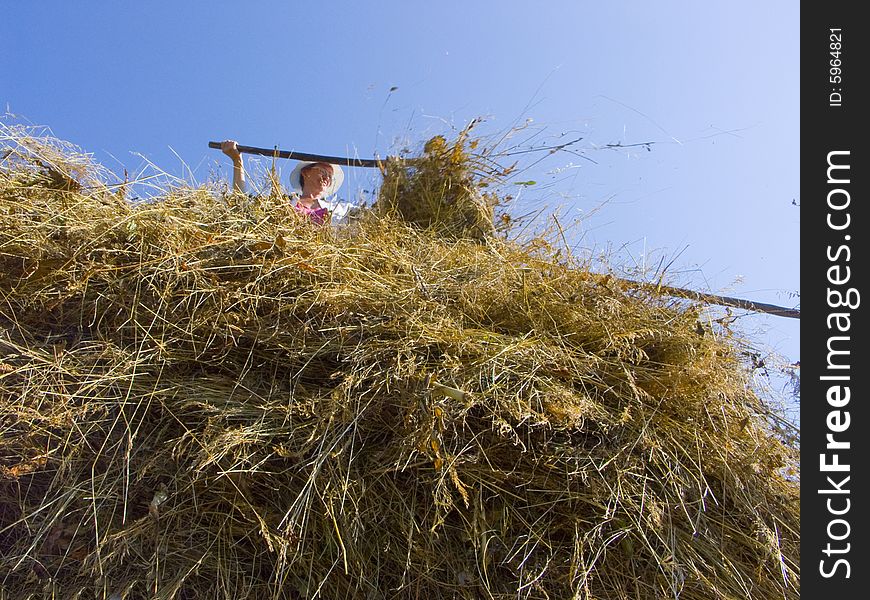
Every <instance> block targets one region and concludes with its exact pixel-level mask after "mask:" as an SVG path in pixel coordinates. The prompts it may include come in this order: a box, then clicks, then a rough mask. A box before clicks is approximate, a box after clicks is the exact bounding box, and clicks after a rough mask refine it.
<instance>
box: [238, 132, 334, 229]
mask: <svg viewBox="0 0 870 600" xmlns="http://www.w3.org/2000/svg"><path fill="white" fill-rule="evenodd" d="M221 151H222V152H223V153H224V154H226V155H227V156H229V157H230V159H232V161H233V189H234V190H235V191H237V192H241V193H244V192H245V170H244V167H243V166H242V154H241V152H239V149H238V144H237V143H236V142H235V141H233V140H225V141H223V142H221ZM343 181H344V172H343V171H342V170H341V167H339V166H338V165H333V164H330V163H325V162H299V163H298V164H297V165H296V168H294V169H293V171H292V172H291V173H290V187H291V188H292V189H293V191H294V192H295V193H296V194H298V196H299V197H298V198H297V199H296V203H295V204H294V205H293V207H294V208H295V209H296V211H297V212H298V213H300V214H302V215H305V216H306V217H308V218H309V219H311V221H312V222H314V223H317V224H318V225H320V224H323V223H325V222H326V220H327V218H328V217H329V209H327V208H326V207H325V206H321V204H320V201H321V200H323V199H325V198H328V197H330V196H332V195H333V194H335V193H336V192H337V191H338V188H340V187H341V184H342V182H343Z"/></svg>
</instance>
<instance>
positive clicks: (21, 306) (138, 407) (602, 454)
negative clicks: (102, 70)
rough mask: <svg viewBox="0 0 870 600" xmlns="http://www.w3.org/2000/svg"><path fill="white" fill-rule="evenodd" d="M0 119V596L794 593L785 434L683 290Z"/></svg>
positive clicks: (432, 173)
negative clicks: (138, 161) (257, 192)
mask: <svg viewBox="0 0 870 600" xmlns="http://www.w3.org/2000/svg"><path fill="white" fill-rule="evenodd" d="M4 135H5V140H4V145H5V150H4V154H3V156H4V158H3V159H2V160H3V162H2V165H0V590H2V593H0V596H2V597H3V598H9V599H19V598H65V599H68V598H69V599H72V598H88V599H91V598H123V599H125V600H138V599H146V598H148V599H151V598H161V599H194V598H195V599H197V600H199V599H206V598H215V599H217V598H221V599H224V598H225V599H240V598H246V599H258V598H263V599H265V598H270V599H295V598H326V599H336V598H348V599H350V598H353V599H357V598H367V599H378V598H385V599H386V598H422V599H435V598H469V599H472V598H474V599H478V598H504V599H507V598H511V599H516V598H520V599H525V598H528V599H533V598H534V599H538V598H540V599H544V598H549V599H562V598H580V599H589V600H592V599H598V600H603V599H626V600H628V599H632V600H635V599H647V598H648V599H661V598H680V599H681V600H696V599H697V600H701V599H703V600H709V599H713V598H723V599H724V598H728V599H732V598H733V599H736V598H740V599H745V598H757V599H769V598H797V597H798V596H799V575H798V569H799V566H798V545H799V516H800V514H799V492H798V484H797V483H796V481H795V478H794V477H792V476H789V474H788V469H789V468H791V467H793V466H794V464H795V453H794V451H793V449H792V448H790V447H788V445H786V444H784V443H783V442H782V441H780V439H779V438H778V437H777V436H776V435H774V434H773V433H772V431H771V430H770V429H769V428H768V427H767V425H766V422H765V420H764V419H763V418H762V417H761V416H760V415H761V413H763V412H764V407H763V405H762V402H761V400H760V399H759V398H758V397H756V396H755V395H754V394H753V393H752V391H751V389H750V385H749V382H748V379H747V373H746V371H745V370H744V368H743V367H742V366H741V364H740V361H739V360H738V352H737V351H736V349H735V347H734V344H733V343H732V341H731V340H730V339H729V337H728V335H727V332H724V331H720V330H718V329H717V328H716V327H715V324H712V323H709V322H707V321H705V320H704V319H703V317H702V316H701V309H700V307H698V306H690V305H687V304H686V303H685V302H675V301H673V300H670V299H668V298H664V297H661V296H657V295H656V294H654V293H653V292H651V291H648V290H647V291H644V290H624V289H621V288H620V284H619V282H618V280H616V279H613V278H608V277H601V276H598V275H595V274H593V273H592V272H591V271H590V270H589V269H588V267H587V266H586V265H584V264H580V263H576V262H571V261H566V260H565V259H564V257H560V258H557V257H556V256H555V253H554V252H553V251H552V250H551V249H550V248H549V246H548V245H547V243H546V241H544V240H537V241H536V242H534V243H527V244H520V243H517V242H509V241H505V240H502V239H499V238H496V237H494V236H487V237H486V238H485V239H480V238H479V237H478V239H468V238H467V237H463V236H461V235H455V233H456V230H455V229H451V230H450V231H452V232H453V234H451V235H444V229H443V227H442V225H443V222H440V221H437V219H436V220H434V221H432V220H430V221H426V219H427V218H428V217H424V216H421V215H418V218H416V219H410V221H412V223H409V222H408V220H403V219H401V218H399V217H400V215H398V214H397V213H398V212H399V211H396V210H392V211H390V210H386V211H383V212H382V213H379V214H376V213H372V214H370V215H369V216H367V217H364V218H363V219H362V220H361V221H360V222H359V223H357V224H356V225H355V226H354V227H353V228H345V229H340V228H320V227H314V226H312V225H311V224H310V223H307V222H304V221H301V220H299V219H298V218H297V217H296V215H295V214H294V212H293V211H292V210H291V209H289V208H288V207H287V206H286V204H285V203H282V202H279V201H270V200H268V199H264V200H263V201H261V202H249V201H247V200H246V199H245V200H244V201H243V199H242V198H241V197H238V196H233V195H224V194H219V193H215V192H214V191H210V190H208V189H205V188H201V189H187V188H180V189H172V190H167V191H166V192H165V194H164V195H163V196H162V197H161V198H159V199H156V200H155V201H151V202H143V203H130V202H128V201H126V200H125V199H124V198H123V197H122V195H121V194H118V193H117V190H115V189H113V188H111V187H109V186H107V185H105V184H104V183H101V182H100V178H99V177H96V176H94V173H95V171H94V170H93V167H91V166H88V164H87V161H86V160H84V159H83V158H82V157H81V156H80V155H78V154H75V153H74V152H72V151H70V150H69V149H68V148H65V147H58V146H57V145H56V144H54V143H53V142H52V141H51V140H48V139H45V138H41V139H37V138H33V137H28V135H29V134H28V132H26V131H22V130H10V129H8V128H7V129H6V130H4ZM443 149H444V148H442V150H443ZM430 155H431V156H433V157H437V156H439V154H438V153H430ZM440 156H442V157H443V156H447V157H449V156H451V155H450V153H449V152H448V153H444V152H442V153H440ZM432 160H433V161H436V160H437V158H433V159H432ZM443 164H444V168H445V169H455V168H457V166H461V165H459V163H455V164H454V163H449V162H448V163H443ZM430 167H431V168H430ZM430 167H427V168H426V169H423V170H420V169H418V170H416V171H409V170H405V171H401V173H400V182H399V183H398V184H397V182H396V180H395V179H390V178H391V177H396V175H395V173H396V171H393V172H388V173H387V177H388V179H387V181H386V182H385V183H384V189H385V190H387V191H388V192H389V193H391V194H392V198H394V199H397V198H398V195H402V198H401V203H403V205H404V206H419V205H418V204H417V201H418V198H414V197H412V196H410V195H408V194H411V193H412V192H413V190H427V192H426V193H427V194H436V190H437V188H438V184H439V181H438V177H440V176H441V175H440V174H439V173H441V171H440V170H439V169H438V168H437V162H433V163H432V165H430ZM397 168H398V167H397ZM420 176H425V177H427V178H429V180H427V181H420V180H418V179H415V177H420ZM440 183H443V182H440ZM465 183H467V181H466V182H465ZM442 189H445V190H449V189H453V188H451V186H450V185H446V184H444V185H442ZM466 189H467V188H466ZM472 196H473V198H472V200H473V201H474V202H478V200H479V198H478V197H477V196H474V194H472ZM433 197H434V196H430V197H428V198H427V199H426V201H427V202H429V201H431V200H432V198H433ZM397 201H398V200H397ZM460 212H461V211H460ZM466 216H467V215H466ZM454 222H461V223H463V227H465V226H466V225H467V224H468V220H467V219H466V221H462V220H459V221H454ZM473 237H477V236H473ZM482 242H483V243H482Z"/></svg>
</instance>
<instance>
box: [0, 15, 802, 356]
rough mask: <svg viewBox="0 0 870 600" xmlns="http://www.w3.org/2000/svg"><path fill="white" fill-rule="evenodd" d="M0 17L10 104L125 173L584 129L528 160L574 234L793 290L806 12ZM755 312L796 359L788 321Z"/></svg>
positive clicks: (689, 271) (758, 285) (0, 74)
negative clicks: (250, 149) (475, 133)
mask: <svg viewBox="0 0 870 600" xmlns="http://www.w3.org/2000/svg"><path fill="white" fill-rule="evenodd" d="M0 31H2V43H3V52H4V57H3V60H2V62H0V102H2V107H3V108H5V109H6V110H9V111H11V112H12V113H14V114H16V115H19V116H20V117H23V118H25V119H27V120H28V121H30V122H32V123H34V124H38V125H47V126H49V127H51V128H52V130H53V132H54V133H55V135H57V136H58V137H61V138H64V139H67V140H70V141H72V142H74V143H76V144H78V145H80V146H81V147H83V148H84V149H86V150H87V151H90V152H93V153H94V154H95V157H96V159H97V160H98V161H99V162H102V163H104V164H105V165H106V166H108V167H109V168H111V169H113V170H114V171H116V172H120V170H122V169H123V168H124V167H126V168H128V169H129V170H130V171H131V172H135V171H136V170H137V169H138V168H141V166H142V159H141V158H139V157H138V156H136V155H135V154H134V153H140V154H142V155H144V156H145V157H147V158H148V159H149V160H151V161H152V162H154V163H155V164H157V165H159V166H160V167H161V168H163V169H165V170H166V171H169V172H171V173H175V174H177V175H183V174H184V171H183V169H182V167H181V160H179V157H180V158H181V159H182V160H183V161H184V162H185V163H186V164H187V165H188V166H190V167H191V168H192V169H194V176H195V177H196V178H197V179H199V180H201V181H202V180H205V179H206V178H207V177H208V176H209V172H214V171H215V170H217V169H218V165H221V170H220V171H219V173H220V174H221V175H222V176H224V177H227V176H228V175H229V169H228V168H227V166H228V165H227V163H226V161H224V160H223V158H224V157H223V156H222V155H221V154H220V153H219V152H218V151H215V150H209V149H208V148H207V147H206V143H207V142H208V141H209V140H220V139H223V138H234V139H237V140H239V141H240V142H241V143H243V144H248V145H253V146H265V147H272V146H274V145H279V146H280V147H281V148H283V149H295V150H299V151H306V152H315V153H323V154H344V153H356V154H358V155H359V156H363V157H369V156H372V155H373V154H375V153H378V154H379V155H381V156H383V155H385V154H388V153H390V152H391V151H395V149H396V148H397V147H398V145H399V144H402V143H410V144H412V145H413V146H419V144H420V143H421V142H422V141H424V140H425V139H426V138H427V137H429V136H431V135H434V134H435V133H444V132H448V131H449V130H450V127H451V126H452V127H458V128H461V127H462V126H464V125H465V124H466V123H467V122H468V121H470V120H471V119H472V118H474V117H478V116H484V117H486V118H487V121H486V123H484V125H482V126H481V128H480V130H481V131H482V132H483V133H487V132H496V131H500V130H504V129H506V128H508V127H510V126H511V125H513V124H515V123H522V122H524V121H525V120H526V119H529V118H530V119H533V127H536V128H539V129H540V131H541V133H540V136H541V137H540V138H538V141H548V142H551V143H555V142H556V140H558V139H560V138H559V136H560V135H561V134H563V133H565V134H566V135H567V136H577V137H583V138H584V139H583V141H582V142H581V143H580V144H579V145H578V149H579V150H581V151H582V153H583V154H584V155H585V156H586V157H588V158H591V159H593V160H594V161H595V163H593V162H591V161H588V160H585V159H583V158H580V157H577V156H571V155H563V154H557V155H554V156H552V157H551V158H550V159H548V160H547V161H544V162H543V163H541V164H540V165H538V166H537V167H535V168H534V169H532V170H530V171H529V172H527V173H524V174H523V179H524V180H525V179H533V180H535V181H537V182H538V184H537V185H536V186H531V187H529V188H528V189H525V188H523V190H522V195H521V198H522V199H523V203H524V204H523V207H534V206H539V205H541V204H547V205H549V206H553V207H555V206H556V205H559V206H562V207H563V210H564V211H566V214H567V215H570V216H579V217H583V218H584V220H583V222H582V226H581V227H580V228H575V229H574V230H572V236H574V238H573V239H572V241H574V240H577V239H580V238H579V236H581V235H582V239H581V240H580V242H581V246H585V247H593V248H596V249H605V248H608V247H609V248H612V249H613V251H614V253H615V254H616V255H617V256H618V257H622V259H623V260H624V261H628V262H631V261H635V262H637V263H638V264H642V263H643V262H644V261H646V262H647V263H649V262H657V261H658V259H659V258H661V257H665V259H666V262H667V261H669V260H670V259H673V258H675V257H676V259H675V261H674V264H673V266H672V268H671V270H672V271H674V272H682V275H681V277H680V278H679V279H678V282H679V283H682V284H685V285H688V286H692V287H696V288H699V289H707V290H711V291H714V292H723V293H726V294H728V295H734V296H740V297H745V298H750V299H754V300H759V301H764V302H772V303H775V304H781V305H786V306H793V305H794V304H796V303H797V301H798V300H797V299H796V298H794V297H792V296H791V295H790V294H792V293H794V292H798V291H799V290H800V279H799V263H800V260H799V208H798V207H797V206H794V205H793V204H792V201H793V200H795V201H797V202H798V203H799V202H800V197H799V166H800V164H799V140H800V131H799V82H800V79H799V60H798V57H799V5H798V3H796V2H791V1H786V0H770V1H767V2H758V1H757V0H753V1H747V0H735V1H731V2H715V3H709V2H689V1H688V0H686V1H680V2H677V1H672V0H666V1H663V2H654V3H653V2H641V1H634V2H628V1H626V2H611V3H606V2H594V3H593V2H580V1H578V0H551V1H549V2H540V3H531V2H523V3H520V2H505V1H504V0H501V1H490V0H475V1H469V0H463V1H461V2H460V1H455V0H442V1H440V2H425V3H424V2H415V1H411V0H402V1H399V0H385V1H379V2H366V3H362V2H333V3H316V2H305V3H302V2H279V1H274V0H260V1H257V2H224V1H218V0H211V1H209V2H204V1H190V2H164V1H160V2H157V1H155V2H135V3H105V2H92V1H79V2H68V1H63V2H62V1H57V0H55V1H44V2H15V3H7V5H6V6H4V9H3V23H2V25H0ZM394 86H395V87H397V88H398V89H396V90H395V91H394V92H392V93H390V91H389V90H390V88H391V87H394ZM539 129H534V131H538V130H539ZM529 131H532V130H531V129H530V130H529ZM519 139H521V138H519ZM561 139H567V138H561ZM649 141H653V142H655V144H654V145H652V146H651V149H650V150H651V151H649V152H648V151H646V150H644V149H643V148H635V149H632V150H622V151H612V150H596V149H594V146H596V145H603V144H607V143H617V142H619V143H622V144H636V143H642V142H649ZM173 151H174V152H173ZM176 153H177V156H176ZM572 163H573V164H572ZM354 171H355V170H354ZM555 171H558V172H557V173H556V172H555ZM368 176H370V174H367V173H357V172H354V173H350V174H349V177H348V180H347V181H348V183H347V185H346V188H345V193H346V194H348V195H351V196H352V195H353V190H354V188H355V187H367V177H368ZM517 190H519V188H517ZM596 208H597V209H598V210H597V211H596V210H595V209H596ZM751 326H752V327H753V328H758V327H761V328H764V329H766V330H768V331H767V333H764V334H759V335H760V336H761V339H763V341H765V343H769V344H771V345H772V346H773V348H774V349H775V350H777V351H779V352H780V353H782V354H784V355H785V356H786V358H788V359H789V360H792V361H794V360H798V359H799V343H798V339H799V326H798V322H797V321H794V320H790V319H783V318H775V317H769V318H764V319H756V320H753V321H752V325H751Z"/></svg>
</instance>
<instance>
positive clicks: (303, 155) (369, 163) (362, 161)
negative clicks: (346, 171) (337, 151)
mask: <svg viewBox="0 0 870 600" xmlns="http://www.w3.org/2000/svg"><path fill="white" fill-rule="evenodd" d="M208 147H209V148H216V149H218V150H220V148H221V143H220V142H209V143H208ZM237 148H238V149H239V152H241V153H242V154H259V155H261V156H271V157H277V158H292V159H294V160H310V161H314V162H325V163H330V164H333V165H338V166H340V167H381V168H383V162H384V161H382V160H379V159H376V158H344V157H341V156H326V155H323V154H308V153H307V152H290V151H289V150H278V149H277V148H274V149H271V150H270V149H268V148H255V147H254V146H237Z"/></svg>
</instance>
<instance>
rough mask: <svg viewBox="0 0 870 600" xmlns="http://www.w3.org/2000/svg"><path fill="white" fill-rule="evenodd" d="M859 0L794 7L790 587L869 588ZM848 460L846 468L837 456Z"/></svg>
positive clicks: (868, 297) (819, 591) (868, 226)
mask: <svg viewBox="0 0 870 600" xmlns="http://www.w3.org/2000/svg"><path fill="white" fill-rule="evenodd" d="M860 6H861V4H860V3H851V2H804V3H802V5H801V57H800V60H801V199H800V203H801V212H802V215H801V238H802V240H801V278H802V280H803V283H802V286H801V287H802V297H801V308H802V309H803V319H802V324H801V366H802V377H801V380H802V381H801V392H802V393H801V412H800V415H801V416H800V419H801V595H802V596H803V597H806V598H832V599H833V598H836V599H838V600H847V599H850V598H866V597H867V594H868V589H870V554H868V551H867V548H868V545H870V532H868V529H867V512H868V510H870V494H868V488H870V470H868V462H870V411H868V408H867V407H868V405H870V391H868V385H867V382H868V380H870V369H868V368H867V367H866V366H865V364H866V363H865V361H866V360H870V358H868V357H870V354H868V351H867V345H868V344H870V337H868V334H867V321H868V319H867V316H866V313H867V311H868V310H870V290H868V289H867V287H866V282H867V280H868V278H867V272H868V270H870V262H868V260H867V252H866V248H867V242H866V238H867V236H868V235H870V217H868V211H867V210H866V205H867V203H868V201H870V198H868V197H867V179H868V177H870V169H868V161H867V150H866V147H867V142H866V140H865V139H864V137H865V133H864V132H866V130H867V127H866V124H867V122H868V119H867V118H866V116H865V114H864V113H866V112H867V111H868V103H867V101H868V98H867V94H866V92H865V89H866V85H865V81H864V80H866V78H867V66H868V65H867V62H866V61H865V55H866V46H867V44H866V40H867V37H868V35H870V27H868V26H867V24H866V20H865V19H862V18H861V17H860V16H859V14H858V13H859V7H860ZM847 465H848V466H847Z"/></svg>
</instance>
